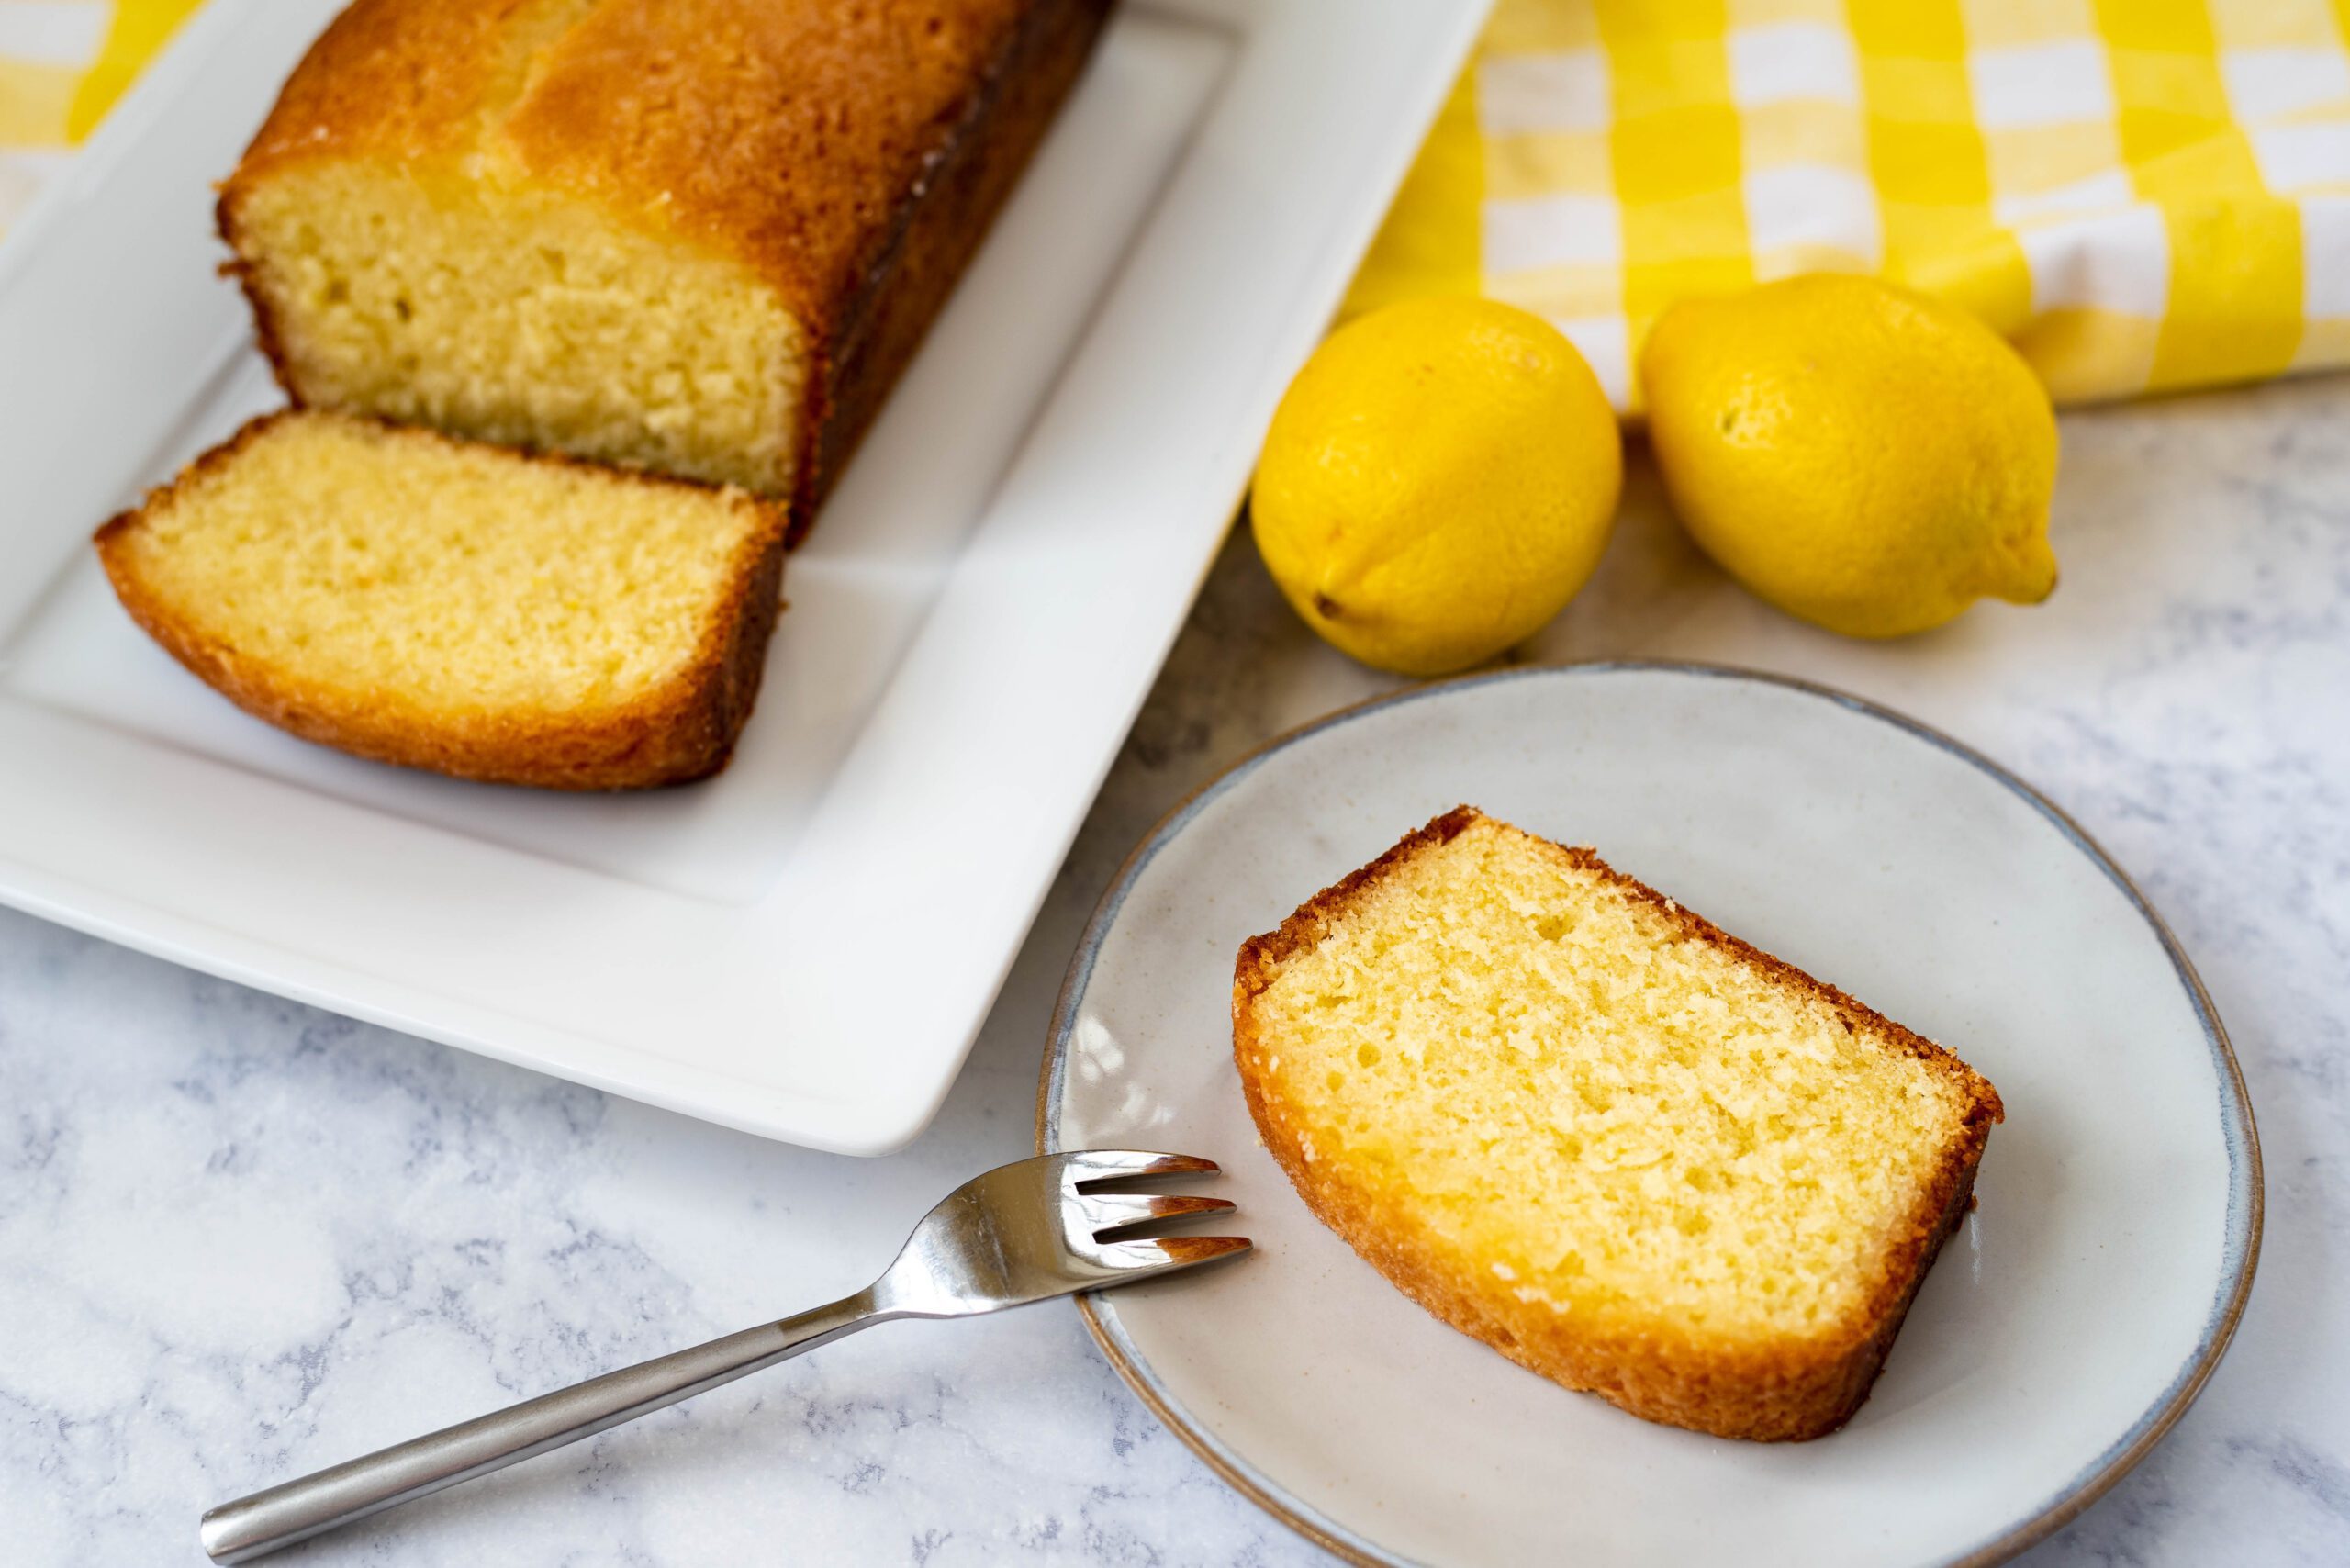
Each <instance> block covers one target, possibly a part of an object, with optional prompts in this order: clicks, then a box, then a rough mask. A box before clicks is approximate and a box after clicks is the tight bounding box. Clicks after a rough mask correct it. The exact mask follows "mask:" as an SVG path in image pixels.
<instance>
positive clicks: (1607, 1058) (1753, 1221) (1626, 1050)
mask: <svg viewBox="0 0 2350 1568" xmlns="http://www.w3.org/2000/svg"><path fill="white" fill-rule="evenodd" d="M1232 1011H1233V1051H1234V1056H1235V1058H1236V1059H1237V1063H1238V1066H1239V1070H1240V1081H1241V1086H1242V1089H1243V1091H1244V1092H1246V1094H1247V1096H1248V1108H1249V1111H1250V1113H1251V1114H1253V1115H1254V1116H1255V1118H1256V1121H1257V1126H1258V1127H1259V1130H1260V1132H1261V1133H1262V1135H1263V1137H1264V1140H1265V1144H1266V1147H1267V1148H1270V1150H1271V1151H1272V1155H1273V1158H1274V1159H1277V1160H1279V1161H1280V1162H1281V1167H1282V1169H1283V1170H1286V1171H1288V1173H1289V1176H1290V1180H1291V1181H1292V1182H1293V1183H1294V1184H1295V1186H1296V1188H1297V1191H1298V1193H1299V1194H1300V1195H1301V1196H1303V1197H1304V1200H1305V1202H1306V1204H1307V1206H1309V1207H1310V1208H1311V1209H1312V1210H1313V1211H1314V1213H1315V1215H1317V1216H1319V1217H1320V1218H1321V1220H1322V1221H1323V1223H1325V1224H1326V1225H1327V1226H1330V1227H1331V1228H1332V1229H1333V1230H1335V1231H1337V1233H1338V1234H1339V1235H1340V1236H1342V1237H1344V1238H1346V1240H1347V1241H1348V1244H1350V1245H1351V1246H1352V1247H1353V1248H1354V1249H1355V1250H1356V1251H1358V1252H1360V1254H1362V1256H1363V1257H1364V1258H1365V1259H1366V1260H1369V1261H1370V1262H1371V1265H1372V1266H1373V1267H1375V1268H1377V1269H1378V1270H1379V1271H1380V1272H1382V1274H1384V1275H1386V1276H1387V1278H1388V1279H1389V1280H1390V1281H1391V1282H1393V1283H1394V1284H1395V1285H1396V1286H1397V1287H1399V1288H1400V1289H1402V1290H1403V1291H1404V1293H1405V1294H1409V1295H1410V1296H1412V1297H1413V1298H1414V1299H1415V1300H1416V1301H1418V1302H1419V1303H1420V1304H1421V1305H1423V1306H1426V1307H1427V1309H1428V1310H1429V1311H1430V1312H1432V1313H1434V1314H1435V1315H1436V1316H1438V1317H1440V1318H1442V1319H1444V1320H1445V1321H1446V1322H1448V1323H1449V1324H1451V1325H1452V1326H1453V1327H1456V1328H1459V1329H1460V1330H1461V1331H1463V1332H1464V1333H1467V1334H1471V1335H1473V1336H1475V1337H1476V1338H1480V1339H1483V1340H1484V1341H1485V1342H1486V1343H1487V1344H1489V1345H1491V1346H1493V1347H1494V1349H1496V1350H1500V1351H1501V1352H1502V1354H1504V1355H1505V1356H1507V1357H1509V1358H1510V1359H1511V1360H1513V1361H1516V1362H1518V1363H1519V1364H1520V1365H1522V1366H1525V1367H1527V1368H1529V1369H1531V1370H1533V1371H1535V1372H1540V1373H1541V1374H1542V1375H1543V1376H1545V1377H1548V1378H1551V1379H1553V1380H1555V1381H1556V1382H1559V1383H1564V1384H1565V1385H1566V1386H1568V1387H1569V1388H1576V1389H1584V1390H1588V1391H1589V1392H1591V1393H1594V1394H1599V1395H1600V1396H1602V1397H1603V1398H1605V1399H1607V1400H1608V1401H1610V1402H1611V1403H1613V1404H1616V1405H1617V1406H1621V1407H1623V1408H1624V1409H1626V1410H1628V1411H1630V1412H1631V1413H1632V1414H1633V1415H1635V1416H1640V1417H1646V1418H1647V1419H1649V1420H1651V1421H1662V1422H1666V1423H1669V1424H1671V1425H1673V1426H1677V1427H1687V1428H1694V1429H1695V1430H1697V1431H1701V1432H1711V1433H1715V1434H1718V1435H1719V1436H1722V1437H1735V1438H1753V1439H1802V1438H1815V1437H1818V1436H1820V1435H1821V1434H1823V1433H1826V1432H1830V1431H1833V1430H1834V1429H1835V1428H1838V1427H1840V1426H1841V1425H1842V1424H1843V1423H1844V1422H1845V1421H1846V1420H1847V1419H1848V1418H1849V1417H1851V1416H1852V1412H1853V1411H1854V1410H1855V1409H1857V1408H1858V1407H1859V1406H1860V1404H1861V1402H1862V1401H1863V1399H1865V1398H1866V1397H1867V1396H1868V1391H1869V1385H1870V1383H1872V1382H1873V1381H1874V1379H1875V1377H1876V1374H1877V1370H1878V1368H1879V1367H1880V1366H1882V1365H1883V1364H1884V1361H1885V1357H1886V1350H1888V1349H1889V1348H1890V1347H1891V1345H1892V1343H1893V1337H1894V1334H1895V1332H1896V1331H1897V1329H1898V1328H1899V1327H1900V1326H1901V1319H1902V1316H1903V1315H1904V1314H1905V1313H1906V1312H1907V1311H1908V1306H1909V1302H1910V1299H1911V1298H1912V1297H1913V1296H1914V1295H1915V1294H1917V1290H1918V1286H1919V1282H1920V1281H1922V1280H1923V1279H1924V1277H1925V1273H1926V1270H1927V1268H1928V1267H1929V1266H1930V1264H1931V1263H1932V1262H1933V1260H1934V1254H1935V1252H1936V1251H1937V1250H1938V1249H1940V1248H1941V1246H1942V1241H1943V1239H1944V1238H1947V1237H1948V1236H1949V1235H1950V1234H1951V1233H1952V1232H1953V1230H1954V1229H1955V1228H1956V1227H1957V1226H1958V1223H1959V1221H1960V1219H1961V1218H1962V1217H1963V1216H1964V1214H1965V1212H1966V1209H1967V1206H1968V1203H1969V1198H1970V1194H1971V1193H1972V1191H1973V1188H1974V1184H1975V1167H1976V1165H1977V1163H1978V1162H1979V1161H1980V1160H1981V1159H1982V1156H1983V1146H1984V1142H1985V1140H1986V1138H1987V1137H1989V1134H1990V1130H1991V1124H1992V1123H1994V1122H1997V1121H1998V1120H1999V1119H2000V1116H2001V1110H2000V1105H1999V1097H1998V1095H1997V1093H1996V1092H1994V1091H1993V1090H1992V1088H1991V1085H1990V1084H1988V1083H1986V1081H1984V1080H1983V1079H1982V1078H1980V1077H1979V1076H1977V1075H1976V1074H1975V1072H1974V1071H1973V1070H1970V1069H1969V1068H1968V1067H1967V1066H1966V1064H1965V1063H1964V1062H1962V1061H1960V1060H1959V1059H1958V1058H1956V1057H1953V1056H1952V1055H1951V1054H1950V1053H1949V1052H1948V1051H1945V1050H1943V1049H1942V1048H1941V1047H1938V1046H1936V1045H1934V1044H1933V1043H1932V1042H1931V1041H1929V1040H1925V1039H1921V1038H1919V1036H1916V1035H1914V1034H1911V1033H1910V1032H1909V1031H1908V1030H1907V1029H1905V1028H1903V1027H1902V1026H1901V1025H1898V1024H1895V1023H1893V1022H1891V1021H1890V1020H1888V1019H1886V1018H1884V1017H1882V1016H1880V1015H1878V1014H1875V1013H1873V1012H1871V1011H1870V1010H1869V1009H1867V1008H1866V1007H1863V1006H1862V1005H1861V1004H1860V1003H1859V1002H1854V1001H1853V1000H1852V998H1851V997H1848V996H1846V995H1844V994H1843V993H1842V992H1841V991H1837V990H1835V989H1834V988H1833V987H1831V986H1828V985H1823V984H1822V983H1820V982H1819V981H1818V980H1813V979H1812V978H1811V977H1810V976H1808V975H1806V974H1803V973H1801V972H1800V971H1798V970H1796V969H1792V968H1790V967H1789V966H1787V965H1785V964H1784V963H1781V962H1780V961H1779V960H1777V959H1776V958H1772V957H1771V956H1770V955H1768V954H1766V953H1762V952H1759V951H1757V950H1756V949H1755V948H1753V947H1751V946H1747V945H1746V944H1745V943H1743V942H1741V941H1740V940H1738V939H1737V938H1736V937H1734V936H1730V935H1726V934H1724V933H1723V932H1721V931H1720V930H1718V929H1717V928H1716V927H1715V926H1713V925H1711V924H1707V922H1706V921H1704V920H1702V919H1700V918H1699V917H1698V916H1697V915H1695V914H1694V913H1690V912H1689V911H1688V910H1685V909H1684V908H1682V907H1680V906H1679V905H1678V904H1676V903H1674V902H1673V901H1672V900H1670V899H1667V898H1665V897H1663V896H1662V895H1661V894H1659V893H1656V892H1654V891H1652V890H1650V889H1648V888H1646V887H1643V886H1642V885H1641V884H1639V882H1636V881H1634V880H1632V879H1630V878H1628V877H1625V876H1622V875H1620V874H1618V873H1617V872H1615V871H1613V870H1611V869H1609V868H1608V867H1607V866H1606V863H1605V862H1603V861H1602V860H1601V859H1600V858H1599V857H1597V856H1596V855H1595V854H1593V853H1592V852H1591V851H1590V850H1588V849H1570V848H1564V847H1561V846H1558V845H1555V844H1550V843H1548V842H1546V841H1544V840H1542V839H1539V838H1536V837H1533V836H1532V835H1530V834H1525V833H1521V832H1519V831H1518V830H1517V829H1516V828H1514V827H1511V826H1509V825H1507V824H1506V823H1500V822H1496V821H1494V819H1492V818H1490V817H1487V816H1485V815H1483V814H1482V813H1481V812H1477V811H1475V810H1473V809H1472V808H1470V807H1466V806H1463V807H1461V808H1460V809H1459V810H1457V811H1454V812H1449V813H1448V814H1447V815H1444V816H1441V817H1438V819H1437V820H1436V821H1434V822H1432V823H1429V824H1428V825H1427V827H1425V828H1422V829H1421V830H1420V831H1418V832H1417V833H1415V834H1411V835H1410V836H1408V837H1406V838H1405V839H1404V841H1403V842H1402V843H1401V844H1398V845H1397V846H1395V847H1394V848H1393V849H1391V850H1389V851H1388V852H1387V853H1386V854H1385V855H1383V856H1382V857H1380V858H1379V859H1377V860H1376V861H1373V862H1372V863H1371V865H1369V866H1367V867H1365V868H1362V869H1361V870H1360V871H1357V872H1355V873H1354V874H1353V875H1352V876H1349V877H1348V878H1347V879H1345V880H1343V881H1341V882H1339V883H1338V884H1337V886H1336V887H1333V888H1330V889H1328V890H1325V891H1324V892H1321V893H1319V894H1317V895H1315V897H1314V898H1313V899H1312V900H1310V901H1309V902H1307V903H1306V904H1305V905H1304V907H1303V908H1301V909H1299V910H1298V911H1297V913H1294V914H1292V915H1291V916H1290V918H1289V919H1288V920H1287V921H1285V922H1283V923H1282V924H1281V929H1280V930H1278V931H1275V932H1272V933H1271V934H1270V935H1263V936H1258V937H1253V938H1251V939H1250V940H1249V941H1248V942H1247V943H1245V944H1243V946H1241V949H1240V957H1239V961H1238V965H1237V972H1236V974H1235V977H1234V981H1233V1003H1232Z"/></svg>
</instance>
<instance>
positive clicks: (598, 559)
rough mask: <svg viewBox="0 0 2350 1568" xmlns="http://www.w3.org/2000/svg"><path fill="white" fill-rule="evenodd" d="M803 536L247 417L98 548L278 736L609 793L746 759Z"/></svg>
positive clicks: (180, 654) (401, 441)
mask: <svg viewBox="0 0 2350 1568" xmlns="http://www.w3.org/2000/svg"><path fill="white" fill-rule="evenodd" d="M783 532H784V520H783V513H782V509H780V508H779V507H777V506H773V505H770V504H768V503H766V502H763V501H760V500H757V499H755V498H753V497H751V496H748V495H746V494H744V493H743V492H741V491H733V490H719V489H712V488H710V487H704V486H699V485H691V484H687V483H684V482H682V481H677V480H668V479H655V478H651V477H648V476H637V475H629V474H622V473H618V472H615V471H612V470H609V469H602V468H598V467H594V466H592V465H587V464H581V463H573V462H569V461H565V460H561V459H554V458H534V457H529V456H525V455H522V454H516V453H512V452H508V451H505V450H503V449H500V448H496V447H490V446H485V445H480V444H477V443H473V442H459V441H454V440H451V439H448V438H445V437H442V436H439V435H435V434H433V433H431V432H429V431H420V430H412V429H403V428H398V427H394V426H389V425H386V424H383V423H380V422H378V421H375V420H364V419H355V418H351V417H347V416H342V415H336V414H326V413H318V412H303V413H290V414H281V415H274V416H271V417H269V418H266V419H263V420H255V421H254V422H253V423H252V424H250V425H248V426H246V427H245V429H244V430H242V431H240V432H238V434H237V435H236V436H235V437H234V438H232V439H231V440H230V441H229V442H226V443H225V444H223V445H222V446H219V447H218V448H215V449H214V450H213V451H212V452H210V453H207V454H205V455H204V456H203V457H201V458H198V459H197V460H196V463H194V464H193V465H190V466H189V468H188V469H187V470H186V471H185V472H184V473H183V474H182V475H181V476H179V477H178V478H177V479H176V480H174V481H173V483H172V484H171V485H170V486H168V487H165V488H163V489H161V490H158V491H157V492H155V493H154V494H153V495H151V497H149V498H148V499H147V501H146V503H145V504H144V505H143V506H141V507H140V509H139V510H136V511H133V512H129V513H126V514H125V515H124V516H122V517H120V518H117V519H116V520H115V521H112V522H110V523H108V524H107V525H106V527H105V528H104V529H102V530H100V531H99V534H98V549H99V554H100V555H101V557H102V559H103V560H104V563H105V566H106V573H107V576H108V577H110V578H111V579H112V581H113V583H114V586H115V590H116V592H117V595H118V596H119V597H120V599H121V600H122V602H123V605H124V607H125V608H126V609H127V610H129V612H130V613H131V615H132V616H133V618H134V619H136V620H137V621H138V622H140V625H141V626H142V627H144V628H145V629H146V630H147V631H148V632H149V633H151V635H153V636H154V637H155V638H156V640H157V641H159V642H160V643H162V644H163V646H164V647H165V648H166V649H167V650H169V651H170V652H171V653H172V654H173V656H175V657H177V658H178V659H179V660H180V662H181V663H183V664H185V665H186V666H188V667H189V668H190V669H192V670H194V671H195V672H196V674H197V675H199V676H201V677H202V678H205V679H206V680H207V681H208V682H210V683H211V684H212V685H213V686H214V687H216V688H217V689H219V690H220V691H222V692H223V693H224V694H225V695H227V696H229V698H230V699H231V700H234V701H236V702H237V703H238V704H239V705H240V706H241V707H244V708H245V709H246V710H247V711H251V712H253V713H255V714H257V715H259V716H261V717H263V718H264V719H267V720H269V721H270V722H274V723H276V724H278V725H280V726H281V727H283V728H285V729H288V730H291V731H293V732H294V733H295V734H300V735H302V736H304V737H305V738H307V739H310V740H315V741H319V742H321V743H323V744H326V745H333V746H336V747H338V748H340V749H341V750H345V751H350V752H353V753H356V754H358V755H360V756H370V757H375V758H377V759H380V760H384V761H389V762H396V763H401V764H405V765H408V766H411V767H428V768H432V769H434V770H436V771H439V772H443V773H451V774H455V775H457V776H459V777H463V778H478V779H485V780H491V781H496V782H505V783H522V784H535V785H542V786H546V787H551V788H559V789H588V790H599V789H630V788H642V787H645V786H650V785H655V784H664V783H671V782H677V781H679V780H682V779H686V778H698V777H700V776H701V775H703V774H707V773H710V772H713V771H715V770H716V769H717V768H718V767H721V766H722V765H723V764H724V762H725V760H726V756H727V754H728V752H729V750H730V748H731V747H732V745H733V740H734V737H735V735H736V734H737V733H738V732H739V731H740V729H741V726H742V723H743V721H744V719H745V718H746V717H747V716H748V714H749V712H750V708H751V703H752V700H753V698H754V696H755V693H756V690H757V687H758V678H759V672H760V666H761V664H762V663H763V658H764V653H765V649H766V644H767V635H768V633H769V631H770V630H771V629H772V627H773V624H774V619H775V614H776V609H777V602H778V601H777V593H778V581H779V576H780V571H781V562H782V541H783Z"/></svg>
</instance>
